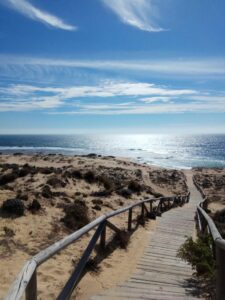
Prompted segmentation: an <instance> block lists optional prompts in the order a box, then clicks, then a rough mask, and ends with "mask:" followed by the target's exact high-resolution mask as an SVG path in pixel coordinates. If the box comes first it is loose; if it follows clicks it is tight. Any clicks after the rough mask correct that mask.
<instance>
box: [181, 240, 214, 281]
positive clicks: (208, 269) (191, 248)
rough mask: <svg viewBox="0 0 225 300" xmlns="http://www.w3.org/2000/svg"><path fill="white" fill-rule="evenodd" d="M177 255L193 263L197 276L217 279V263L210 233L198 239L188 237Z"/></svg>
mask: <svg viewBox="0 0 225 300" xmlns="http://www.w3.org/2000/svg"><path fill="white" fill-rule="evenodd" d="M177 256H178V257H180V258H181V259H183V260H185V261H187V262H188V263H189V264H191V266H192V268H193V269H194V270H196V275H197V276H203V277H205V278H207V279H210V280H214V279H215V269H216V264H215V260H214V257H213V252H212V238H211V236H210V235H204V236H199V237H198V238H197V239H196V241H194V240H193V239H192V237H188V238H187V239H186V241H185V242H184V244H183V245H182V246H181V247H180V249H179V250H178V254H177Z"/></svg>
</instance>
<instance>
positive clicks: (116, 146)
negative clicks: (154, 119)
mask: <svg viewBox="0 0 225 300" xmlns="http://www.w3.org/2000/svg"><path fill="white" fill-rule="evenodd" d="M0 152H2V153H4V154H5V153H9V154H10V153H15V152H21V153H25V154H35V153H43V154H63V155H87V154H89V153H95V154H98V155H113V156H116V157H123V158H129V159H131V160H134V161H137V162H140V163H147V164H150V165H155V166H161V167H165V168H178V169H189V168H193V167H225V135H224V134H203V135H190V134H189V135H159V134H126V135H125V134H108V135H106V134H74V135H0Z"/></svg>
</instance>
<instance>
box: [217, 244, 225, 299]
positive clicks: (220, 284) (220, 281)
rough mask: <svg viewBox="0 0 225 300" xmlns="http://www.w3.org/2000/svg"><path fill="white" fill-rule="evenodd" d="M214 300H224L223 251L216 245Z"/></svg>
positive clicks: (224, 263) (224, 258) (224, 270)
mask: <svg viewBox="0 0 225 300" xmlns="http://www.w3.org/2000/svg"><path fill="white" fill-rule="evenodd" d="M216 271H217V274H216V300H224V299H225V251H224V250H223V249H221V248H220V247H219V246H218V245H216Z"/></svg>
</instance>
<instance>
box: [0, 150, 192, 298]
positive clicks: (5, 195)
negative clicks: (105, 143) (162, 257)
mask: <svg viewBox="0 0 225 300" xmlns="http://www.w3.org/2000/svg"><path fill="white" fill-rule="evenodd" d="M27 164H28V165H27ZM24 165H25V166H24ZM49 168H53V169H52V173H49ZM21 170H22V171H23V173H21ZM46 170H47V171H46ZM74 170H76V171H79V172H81V173H82V176H84V175H85V174H86V173H87V172H88V171H89V172H90V171H91V172H92V175H93V174H94V176H95V179H94V180H89V179H90V178H89V177H88V178H86V179H84V177H83V178H82V179H79V178H75V177H73V176H72V175H71V174H72V173H73V171H74ZM24 171H25V173H24ZM12 173H15V174H22V175H23V176H16V177H15V178H14V179H13V180H12V181H11V182H8V183H6V184H2V183H1V182H2V181H1V180H2V176H5V175H6V174H12ZM0 174H1V175H0V206H1V205H2V204H3V202H4V201H5V200H7V199H10V198H20V197H21V199H22V198H23V199H25V200H22V201H23V203H24V205H25V214H24V216H21V217H17V218H12V217H9V216H7V217H6V216H5V215H4V214H2V213H1V217H0V259H1V266H0V286H1V290H0V298H2V297H3V296H4V294H5V293H6V291H7V290H8V288H9V286H10V284H11V283H12V281H13V280H14V279H15V277H16V275H17V274H18V273H19V271H20V269H21V268H22V266H23V264H24V263H25V261H26V260H27V259H28V258H30V257H32V256H33V255H34V254H36V253H38V252H39V251H40V250H42V249H45V248H46V247H47V246H49V245H51V244H52V243H54V242H55V241H58V240H59V239H61V238H62V237H64V236H66V235H68V234H69V233H71V232H73V230H72V229H71V228H68V227H66V226H65V224H64V223H63V222H62V221H61V219H62V218H63V217H64V216H65V213H64V208H65V206H66V207H67V206H68V205H73V203H74V201H78V202H82V203H85V208H86V209H87V213H88V217H89V219H90V220H93V219H95V218H96V217H98V216H100V215H102V214H103V213H105V212H108V211H111V210H115V209H118V208H120V207H123V206H128V205H129V204H131V203H134V202H136V201H139V200H142V199H144V198H153V197H156V196H160V195H164V196H172V195H179V194H184V193H186V191H187V187H186V183H185V177H184V175H183V173H182V172H180V171H176V170H166V169H162V168H157V167H151V166H148V165H145V164H137V163H134V162H131V161H129V160H126V159H122V158H114V157H99V156H96V155H90V156H76V157H69V156H62V155H43V154H38V155H19V154H18V155H0ZM52 178H53V179H54V180H53V183H54V184H55V179H56V178H57V180H58V179H59V181H56V183H57V184H56V185H55V186H54V184H53V186H52V185H48V186H49V187H50V189H51V193H52V194H51V195H50V197H48V198H46V197H44V196H43V188H44V187H46V185H47V183H48V182H51V181H49V179H52ZM96 178H101V180H100V179H96ZM102 178H104V179H105V178H107V182H106V183H105V181H104V180H103V179H102ZM3 181H4V180H3ZM103 181H104V183H103ZM131 182H132V185H130V183H131ZM133 182H135V183H138V185H135V184H134V183H133ZM128 186H131V187H132V186H133V189H134V190H132V191H131V190H130V189H128ZM135 189H136V190H135ZM139 189H140V190H139ZM121 190H122V192H121ZM124 190H125V192H126V193H125V194H124ZM127 190H129V195H128V196H129V197H128V196H127ZM109 191H110V192H109ZM99 192H101V193H102V192H104V193H105V192H107V193H108V194H107V196H105V197H104V196H102V194H101V193H99ZM104 193H103V195H104ZM126 196H127V197H126ZM33 200H37V201H38V202H39V204H40V205H41V209H40V210H37V211H32V210H30V209H29V207H30V205H31V204H32V202H33ZM96 203H98V204H96ZM139 213H140V209H139V210H138V209H137V210H136V214H135V216H138V214H139ZM111 221H112V223H113V224H115V225H117V226H118V227H119V228H121V229H125V228H127V214H126V215H125V214H124V215H120V216H117V217H115V218H113V220H111ZM154 225H155V221H153V220H151V221H150V222H148V223H147V225H146V226H145V228H144V227H141V226H139V229H138V230H137V231H136V232H135V233H134V234H133V235H132V237H131V240H130V243H129V245H128V248H127V249H120V248H117V249H116V250H115V251H113V252H112V253H111V254H110V255H109V256H108V257H107V258H105V259H104V260H103V261H102V262H101V263H100V264H99V266H98V267H97V270H95V271H89V272H87V273H86V274H85V276H84V277H83V278H82V280H81V282H80V283H79V285H78V287H77V289H76V293H75V294H76V299H88V297H89V296H91V295H94V294H96V293H98V292H99V291H100V290H101V289H105V288H109V287H111V286H114V285H116V284H117V283H118V282H120V281H123V280H125V279H126V278H128V277H129V275H130V273H131V272H132V271H133V270H134V269H135V266H136V264H137V261H138V259H139V258H140V257H141V255H142V253H143V252H144V249H145V246H146V243H147V242H148V241H149V238H150V236H151V232H152V231H153V230H154ZM92 234H93V232H90V233H89V234H87V235H86V236H84V237H83V238H82V239H80V240H79V241H78V242H76V243H75V244H72V245H70V246H69V247H68V248H66V249H65V250H63V251H62V252H61V253H60V254H58V255H56V256H55V257H53V258H52V259H50V260H49V261H47V262H45V263H44V264H43V265H42V266H40V267H39V268H38V299H54V298H55V297H56V296H57V295H58V293H59V292H60V290H61V289H62V287H63V285H64V284H65V282H66V281H67V279H68V278H69V275H70V274H71V272H72V270H73V269H74V266H75V265H76V263H77V261H78V260H79V258H80V256H81V254H82V252H83V251H84V249H85V247H86V246H87V244H88V241H89V240H90V238H91V236H92ZM107 237H108V238H109V239H111V238H112V237H113V236H112V232H111V231H110V230H107ZM95 255H96V253H95V252H94V253H93V255H92V257H94V256H95ZM75 294H74V295H73V298H75Z"/></svg>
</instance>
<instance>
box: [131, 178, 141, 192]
mask: <svg viewBox="0 0 225 300" xmlns="http://www.w3.org/2000/svg"><path fill="white" fill-rule="evenodd" d="M128 189H129V190H131V191H132V192H134V193H140V192H141V191H142V186H141V185H140V183H139V182H137V181H135V180H131V181H130V182H129V184H128Z"/></svg>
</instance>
